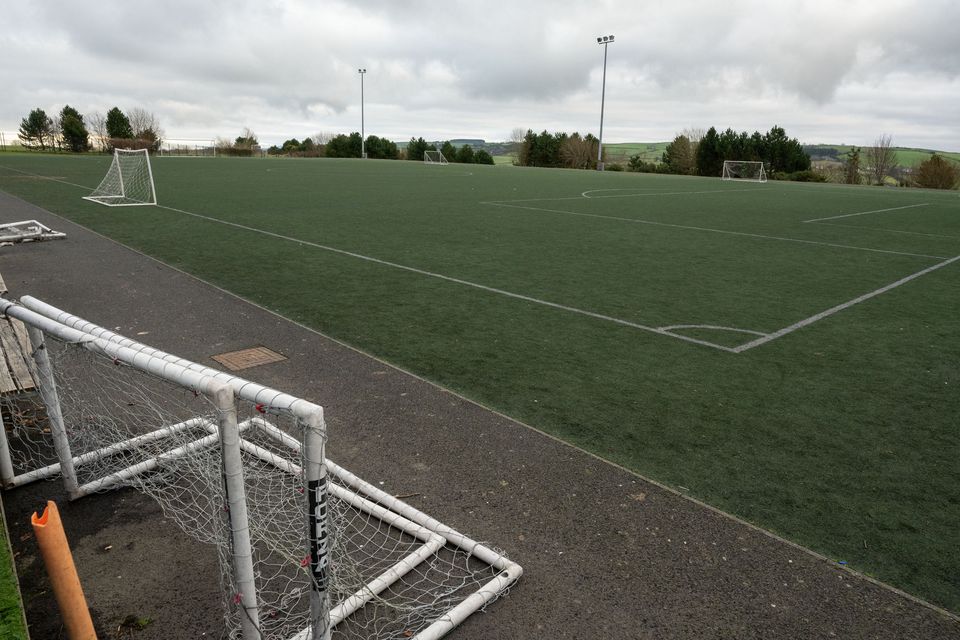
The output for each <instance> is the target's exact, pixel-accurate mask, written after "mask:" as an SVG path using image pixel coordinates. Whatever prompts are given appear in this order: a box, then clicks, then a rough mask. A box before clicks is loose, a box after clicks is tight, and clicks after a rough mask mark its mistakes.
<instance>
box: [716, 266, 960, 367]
mask: <svg viewBox="0 0 960 640" xmlns="http://www.w3.org/2000/svg"><path fill="white" fill-rule="evenodd" d="M957 260H960V256H954V257H952V258H949V259H947V260H944V261H943V262H938V263H937V264H935V265H933V266H932V267H927V268H926V269H923V270H922V271H917V272H916V273H913V274H910V275H909V276H907V277H905V278H900V279H899V280H897V281H896V282H891V283H890V284H888V285H887V286H885V287H880V288H879V289H876V290H874V291H871V292H870V293H865V294H863V295H862V296H859V297H857V298H854V299H852V300H847V301H846V302H844V303H843V304H838V305H837V306H835V307H830V308H829V309H827V310H826V311H821V312H820V313H818V314H816V315H812V316H810V317H809V318H804V319H803V320H801V321H799V322H795V323H793V324H792V325H790V326H789V327H784V328H783V329H780V330H778V331H774V332H773V333H771V334H768V335H767V336H765V337H762V338H757V339H756V340H751V341H750V342H747V343H745V344H742V345H740V346H739V347H734V348H733V351H734V353H743V352H744V351H746V350H748V349H753V348H754V347H759V346H760V345H762V344H766V343H767V342H770V341H771V340H776V339H777V338H781V337H783V336H785V335H787V334H788V333H793V332H794V331H796V330H797V329H802V328H803V327H806V326H808V325H811V324H813V323H814V322H817V321H818V320H823V319H824V318H827V317H829V316H832V315H833V314H835V313H837V312H839V311H843V310H844V309H848V308H850V307H852V306H853V305H855V304H860V303H861V302H863V301H864V300H869V299H870V298H874V297H876V296H878V295H880V294H881V293H886V292H887V291H890V290H891V289H895V288H896V287H899V286H900V285H902V284H906V283H908V282H910V281H911V280H915V279H917V278H919V277H920V276H923V275H926V274H928V273H930V272H931V271H936V270H937V269H941V268H943V267H945V266H947V265H948V264H951V263H953V262H956V261H957Z"/></svg>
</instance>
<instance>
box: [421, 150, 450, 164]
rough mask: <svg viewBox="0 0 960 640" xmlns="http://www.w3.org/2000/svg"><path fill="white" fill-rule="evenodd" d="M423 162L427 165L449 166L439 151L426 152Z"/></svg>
mask: <svg viewBox="0 0 960 640" xmlns="http://www.w3.org/2000/svg"><path fill="white" fill-rule="evenodd" d="M423 161H424V162H425V163H427V164H449V163H448V162H447V159H446V158H444V157H443V154H442V153H441V152H439V151H424V152H423Z"/></svg>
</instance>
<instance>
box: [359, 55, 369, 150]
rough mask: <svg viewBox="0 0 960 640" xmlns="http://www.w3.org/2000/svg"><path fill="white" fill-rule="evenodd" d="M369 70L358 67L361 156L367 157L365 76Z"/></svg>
mask: <svg viewBox="0 0 960 640" xmlns="http://www.w3.org/2000/svg"><path fill="white" fill-rule="evenodd" d="M366 72H367V70H366V69H357V73H359V74H360V157H361V158H366V157H367V140H366V135H365V132H364V130H363V76H364V74H365V73H366Z"/></svg>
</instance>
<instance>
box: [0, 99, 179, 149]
mask: <svg viewBox="0 0 960 640" xmlns="http://www.w3.org/2000/svg"><path fill="white" fill-rule="evenodd" d="M162 136H163V131H162V130H161V128H160V123H159V121H158V120H157V117H156V116H155V115H153V114H152V113H150V112H149V111H147V110H146V109H143V108H140V107H135V108H133V109H130V111H129V112H127V113H124V112H123V111H121V110H120V108H119V107H113V108H112V109H110V110H109V111H108V112H107V113H106V115H104V114H101V113H100V112H96V111H95V112H94V113H92V114H91V115H90V116H89V118H85V117H84V116H83V114H81V113H80V112H79V111H77V110H76V109H75V108H73V107H71V106H70V105H64V107H63V109H61V110H60V112H59V113H58V114H56V115H55V116H54V117H50V116H48V115H47V112H46V111H44V110H43V109H41V108H40V107H37V108H36V109H33V110H32V111H31V112H30V113H29V114H28V115H27V117H25V118H23V120H21V121H20V130H19V132H18V138H19V139H20V144H21V145H23V146H24V147H26V148H27V149H38V150H41V151H47V150H57V151H72V152H76V153H81V152H85V151H90V150H91V149H93V148H94V147H97V148H100V149H103V150H105V151H112V150H113V149H152V150H154V151H156V150H158V149H159V148H160V145H161V144H162V139H161V138H162ZM91 138H93V141H91Z"/></svg>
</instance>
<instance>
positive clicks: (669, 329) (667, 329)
mask: <svg viewBox="0 0 960 640" xmlns="http://www.w3.org/2000/svg"><path fill="white" fill-rule="evenodd" d="M14 170H15V171H17V170H16V169H14ZM21 173H27V172H21ZM38 177H44V176H38ZM54 181H56V182H61V183H63V184H68V185H70V186H74V187H79V188H81V189H89V188H90V187H87V186H84V185H78V184H74V183H71V182H66V181H65V180H54ZM578 199H580V197H578ZM481 204H492V205H497V206H504V207H513V208H518V209H533V210H538V211H545V212H550V213H563V214H569V215H581V216H588V217H599V218H610V219H614V220H623V221H626V222H640V223H643V224H653V225H658V226H666V227H677V228H681V229H691V230H697V231H711V232H717V233H726V234H730V235H738V236H747V237H757V238H766V239H770V240H785V241H792V242H802V243H806V244H815V245H822V246H827V247H835V248H843V249H855V250H860V251H875V252H880V253H892V254H897V255H907V256H913V257H922V258H936V259H938V260H942V262H939V263H938V264H935V265H933V266H931V267H928V268H926V269H923V270H922V271H918V272H917V273H914V274H911V275H909V276H907V277H905V278H901V279H900V280H897V281H896V282H893V283H891V284H888V285H886V286H884V287H880V288H879V289H876V290H874V291H871V292H870V293H867V294H864V295H862V296H859V297H857V298H854V299H853V300H850V301H847V302H845V303H842V304H840V305H837V306H835V307H831V308H830V309H827V310H826V311H823V312H820V313H818V314H815V315H813V316H810V317H809V318H805V319H803V320H801V321H799V322H796V323H794V324H792V325H790V326H788V327H785V328H783V329H780V330H778V331H774V332H773V333H763V332H759V331H752V330H747V329H740V328H735V327H719V326H713V325H709V326H710V327H711V328H714V329H718V330H721V329H722V330H726V331H733V332H741V333H750V334H754V335H758V336H760V337H758V338H756V339H754V340H751V341H750V342H747V343H744V344H741V345H739V346H736V347H729V346H726V345H721V344H716V343H714V342H710V341H709V340H702V339H699V338H693V337H690V336H685V335H682V334H678V333H674V332H673V331H674V330H676V329H678V328H684V327H694V326H704V327H706V326H707V325H676V324H674V325H669V326H662V327H655V326H650V325H645V324H642V323H638V322H632V321H629V320H624V319H622V318H617V317H614V316H609V315H605V314H602V313H597V312H594V311H589V310H587V309H580V308H577V307H572V306H569V305H564V304H560V303H557V302H551V301H549V300H543V299H540V298H535V297H532V296H528V295H524V294H521V293H516V292H513V291H507V290H506V289H499V288H497V287H491V286H487V285H484V284H480V283H477V282H471V281H469V280H464V279H462V278H454V277H452V276H447V275H444V274H442V273H436V272H433V271H428V270H425V269H419V268H417V267H411V266H408V265H404V264H400V263H397V262H391V261H389V260H383V259H380V258H375V257H372V256H367V255H364V254H361V253H356V252H353V251H347V250H345V249H338V248H336V247H331V246H328V245H323V244H320V243H317V242H311V241H309V240H303V239H301V238H294V237H292V236H287V235H284V234H281V233H276V232H273V231H267V230H265V229H258V228H256V227H251V226H249V225H244V224H240V223H237V222H230V221H228V220H223V219H220V218H215V217H213V216H208V215H204V214H201V213H195V212H192V211H186V210H184V209H177V208H175V207H169V206H165V205H157V207H158V208H160V209H166V210H168V211H173V212H176V213H180V214H183V215H187V216H191V217H194V218H198V219H201V220H206V221H209V222H214V223H217V224H222V225H225V226H229V227H233V228H235V229H241V230H244V231H249V232H252V233H259V234H262V235H265V236H268V237H272V238H276V239H278V240H283V241H287V242H293V243H296V244H299V245H302V246H308V247H312V248H315V249H320V250H322V251H328V252H331V253H336V254H339V255H343V256H347V257H351V258H355V259H358V260H363V261H366V262H371V263H374V264H379V265H382V266H386V267H390V268H393V269H399V270H402V271H407V272H409V273H416V274H418V275H422V276H427V277H430V278H436V279H438V280H443V281H446V282H451V283H454V284H459V285H462V286H467V287H472V288H474V289H479V290H481V291H486V292H488V293H494V294H497V295H502V296H505V297H508V298H513V299H515V300H523V301H525V302H530V303H533V304H538V305H542V306H546V307H550V308H553V309H558V310H561V311H567V312H569V313H575V314H578V315H582V316H586V317H589V318H594V319H597V320H603V321H605V322H611V323H614V324H618V325H621V326H626V327H631V328H634V329H639V330H641V331H647V332H650V333H655V334H657V335H661V336H667V337H670V338H674V339H677V340H681V341H684V342H689V343H692V344H698V345H701V346H705V347H710V348H713V349H717V350H720V351H725V352H728V353H742V352H744V351H747V350H749V349H753V348H755V347H758V346H760V345H762V344H766V343H767V342H770V341H771V340H775V339H777V338H780V337H782V336H784V335H787V334H788V333H792V332H793V331H796V330H797V329H800V328H802V327H805V326H808V325H810V324H813V323H814V322H817V321H819V320H822V319H824V318H826V317H829V316H831V315H833V314H835V313H837V312H839V311H842V310H844V309H847V308H849V307H852V306H854V305H856V304H859V303H860V302H863V301H865V300H868V299H870V298H873V297H875V296H878V295H880V294H882V293H886V292H887V291H890V290H892V289H894V288H896V287H899V286H900V285H902V284H906V283H907V282H909V281H911V280H914V279H916V278H918V277H920V276H922V275H925V274H927V273H930V272H932V271H935V270H937V269H940V268H942V267H945V266H947V265H949V264H951V263H953V262H955V261H957V260H960V256H955V257H953V258H944V257H943V256H927V255H923V254H913V253H903V252H899V251H886V250H882V249H871V248H866V247H853V246H846V245H835V244H830V243H822V242H815V241H809V240H800V239H795V238H779V237H775V236H763V235H759V234H751V233H742V232H736V231H727V230H723V229H709V228H701V227H688V226H684V225H673V224H668V223H659V222H650V221H643V220H636V219H633V218H617V217H615V216H603V215H598V214H582V213H577V212H570V211H562V210H553V209H542V208H538V207H524V206H519V205H511V204H506V203H502V202H501V203H495V202H485V203H481Z"/></svg>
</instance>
